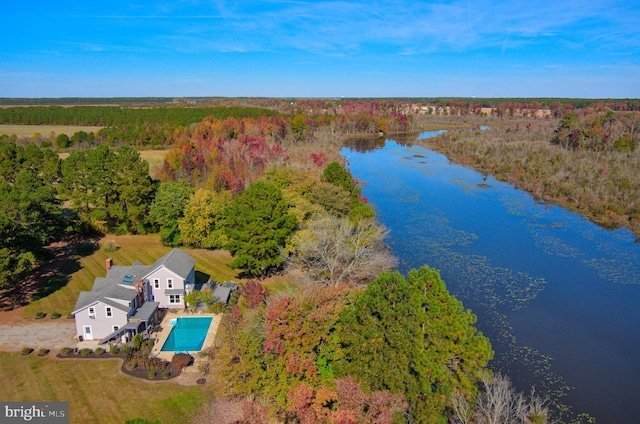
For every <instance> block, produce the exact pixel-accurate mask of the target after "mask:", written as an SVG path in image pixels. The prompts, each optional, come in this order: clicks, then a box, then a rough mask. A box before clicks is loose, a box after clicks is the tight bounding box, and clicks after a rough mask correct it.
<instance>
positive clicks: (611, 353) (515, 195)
mask: <svg viewBox="0 0 640 424" xmlns="http://www.w3.org/2000/svg"><path fill="white" fill-rule="evenodd" d="M435 134H437V132H433V133H424V134H422V135H421V136H422V137H429V136H433V135H435ZM341 153H342V155H343V156H344V157H345V159H346V161H347V168H348V169H349V170H350V172H351V174H352V175H353V176H354V177H355V178H356V179H358V180H359V181H361V182H363V183H364V185H363V187H362V190H363V195H364V196H365V197H367V198H368V201H369V204H371V205H372V206H373V208H374V209H375V210H376V213H377V216H378V219H379V221H380V222H382V223H383V224H384V225H385V226H386V227H387V228H388V229H389V230H390V236H389V240H388V242H389V244H390V246H391V248H392V250H393V251H394V253H395V255H396V256H397V257H398V258H399V259H400V265H399V269H400V271H401V272H403V273H405V274H406V272H407V271H408V270H410V269H412V268H419V267H421V266H422V265H425V264H426V265H429V266H430V267H432V268H436V269H438V270H440V273H441V275H442V278H443V279H444V281H445V282H446V283H447V287H448V289H449V291H450V292H451V293H452V294H453V295H455V296H456V297H457V298H458V299H460V300H461V301H462V302H463V304H464V306H465V307H466V308H469V309H471V310H472V311H473V313H475V314H476V315H477V316H478V323H477V327H478V328H479V329H480V330H481V331H482V332H483V333H484V334H485V335H486V336H487V337H489V339H490V340H491V344H492V346H493V348H494V350H495V351H496V355H495V359H494V360H493V361H492V362H491V363H490V367H491V368H492V369H493V370H494V371H501V372H503V373H505V374H507V375H508V376H509V377H510V379H511V380H512V381H513V382H514V385H515V386H516V388H517V389H518V390H519V391H523V392H526V393H529V391H530V388H531V387H532V386H535V388H536V393H537V394H542V395H544V396H548V397H549V398H550V399H551V401H552V403H553V405H554V407H555V408H556V409H557V410H558V411H560V412H559V413H560V414H561V416H560V419H561V420H562V421H563V422H568V421H570V420H572V419H575V418H576V417H578V416H580V417H582V418H583V421H586V419H585V417H587V418H589V417H591V418H595V419H596V422H597V423H618V424H627V423H628V424H632V423H639V422H640V314H639V313H638V305H640V244H639V243H635V236H634V235H633V234H632V233H631V232H629V231H627V230H615V231H610V230H605V229H603V228H600V227H599V226H597V225H595V224H593V223H591V222H590V221H588V220H586V219H584V218H582V217H580V216H578V215H576V214H573V213H571V212H568V211H567V210H565V209H563V208H560V207H557V206H552V205H549V204H545V203H541V202H537V201H536V200H535V199H533V198H532V196H531V195H529V194H528V193H526V192H523V191H520V190H517V189H515V188H514V187H513V186H512V185H509V184H506V183H503V182H500V181H497V180H496V179H495V178H493V177H491V176H483V175H482V174H480V173H478V172H476V171H474V170H472V169H469V168H466V167H463V166H459V165H455V164H452V163H450V162H449V160H448V159H447V158H446V157H445V156H443V155H441V154H438V153H435V152H433V151H431V150H429V149H427V148H425V147H422V146H416V145H413V146H412V145H402V144H399V143H398V142H395V141H392V140H386V141H384V142H382V141H380V140H378V141H375V140H365V141H363V140H360V141H359V142H357V143H356V142H354V143H352V144H349V145H348V146H347V147H344V148H343V150H342V152H341Z"/></svg>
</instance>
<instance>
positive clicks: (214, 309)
mask: <svg viewBox="0 0 640 424" xmlns="http://www.w3.org/2000/svg"><path fill="white" fill-rule="evenodd" d="M223 310H224V305H223V304H222V303H220V302H213V303H212V304H211V305H209V312H211V313H212V314H219V313H220V312H222V311H223Z"/></svg>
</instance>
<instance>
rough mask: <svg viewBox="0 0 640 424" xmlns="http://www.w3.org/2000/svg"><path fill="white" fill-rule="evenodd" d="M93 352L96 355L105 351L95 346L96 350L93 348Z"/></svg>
mask: <svg viewBox="0 0 640 424" xmlns="http://www.w3.org/2000/svg"><path fill="white" fill-rule="evenodd" d="M94 352H95V354H96V355H102V354H103V353H104V352H105V350H104V349H103V348H101V347H97V348H96V350H94Z"/></svg>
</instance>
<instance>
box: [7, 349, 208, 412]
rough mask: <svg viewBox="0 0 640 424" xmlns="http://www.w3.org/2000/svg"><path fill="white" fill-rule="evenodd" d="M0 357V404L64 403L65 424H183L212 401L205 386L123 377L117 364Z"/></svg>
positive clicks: (114, 361) (117, 361) (111, 361)
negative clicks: (134, 423) (137, 423)
mask: <svg viewBox="0 0 640 424" xmlns="http://www.w3.org/2000/svg"><path fill="white" fill-rule="evenodd" d="M55 354H56V353H55V352H51V353H50V354H49V356H47V357H38V356H37V355H36V354H35V353H32V354H31V355H29V356H23V355H21V354H20V353H4V352H0V375H2V378H3V381H4V382H5V383H4V384H1V385H0V399H2V400H3V401H5V402H12V401H16V402H17V401H20V402H25V401H26V402H28V401H33V402H36V401H39V402H43V401H45V402H46V401H51V402H69V422H70V423H78V424H80V423H96V424H109V423H114V424H116V423H117V424H123V423H124V422H125V421H126V420H131V419H134V418H145V419H148V420H156V419H157V420H159V421H160V422H161V423H162V424H170V423H179V424H182V423H188V422H189V421H190V418H191V415H192V414H193V413H194V411H196V410H197V409H198V408H199V407H200V406H201V405H202V404H203V402H204V401H205V399H207V398H209V397H211V396H212V394H211V393H210V392H209V390H210V389H209V388H208V386H181V385H179V384H177V383H174V382H171V381H166V382H162V381H159V382H150V381H145V380H141V379H137V378H133V377H129V376H127V375H124V374H123V373H122V372H121V371H120V366H121V364H122V360H121V359H67V360H64V359H57V358H55V357H53V355H55Z"/></svg>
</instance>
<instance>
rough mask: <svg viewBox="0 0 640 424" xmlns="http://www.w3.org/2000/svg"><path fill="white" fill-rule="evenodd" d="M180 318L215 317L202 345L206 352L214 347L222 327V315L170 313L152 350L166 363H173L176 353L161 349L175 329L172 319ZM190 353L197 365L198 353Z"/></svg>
mask: <svg viewBox="0 0 640 424" xmlns="http://www.w3.org/2000/svg"><path fill="white" fill-rule="evenodd" d="M178 317H191V318H197V317H213V319H212V320H211V325H210V326H209V331H207V336H206V337H205V339H204V343H203V345H202V350H205V349H206V348H208V347H210V346H213V342H214V340H215V338H216V333H217V332H218V326H219V325H220V320H221V319H222V314H204V313H195V314H193V313H189V312H185V311H172V310H170V311H168V312H167V314H166V315H165V317H164V319H163V320H162V322H161V323H160V326H161V327H162V331H160V332H159V333H156V342H155V344H154V345H153V349H152V350H151V353H152V354H154V355H155V356H157V357H159V358H162V359H164V360H166V361H171V358H173V355H174V352H163V351H161V350H160V349H162V346H163V345H164V342H165V341H166V340H167V337H169V333H170V332H171V329H172V328H173V326H171V325H169V321H170V320H172V319H176V318H178ZM188 353H189V354H190V355H191V356H193V357H194V359H195V362H196V363H197V362H198V359H200V358H198V355H195V353H197V352H188ZM196 363H194V365H196Z"/></svg>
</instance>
